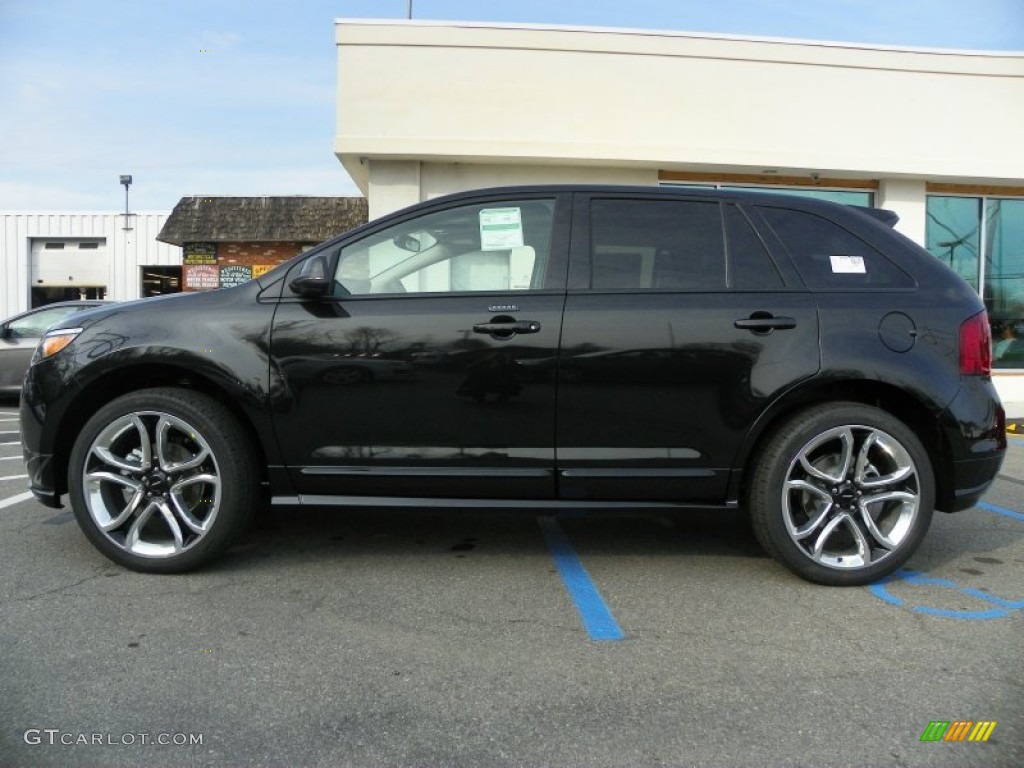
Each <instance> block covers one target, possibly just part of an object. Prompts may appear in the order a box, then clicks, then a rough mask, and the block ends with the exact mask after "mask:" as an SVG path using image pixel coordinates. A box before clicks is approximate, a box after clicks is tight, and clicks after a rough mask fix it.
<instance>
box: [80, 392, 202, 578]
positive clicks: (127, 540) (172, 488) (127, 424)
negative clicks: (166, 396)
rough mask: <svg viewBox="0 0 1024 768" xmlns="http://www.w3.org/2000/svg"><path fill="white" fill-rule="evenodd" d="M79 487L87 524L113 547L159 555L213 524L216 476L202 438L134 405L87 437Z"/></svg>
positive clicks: (175, 550)
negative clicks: (90, 522)
mask: <svg viewBox="0 0 1024 768" xmlns="http://www.w3.org/2000/svg"><path fill="white" fill-rule="evenodd" d="M82 490H83V495H84V498H85V504H86V507H87V509H88V512H89V515H90V517H91V518H92V520H93V522H94V523H95V524H96V526H97V527H98V528H99V529H100V530H101V531H102V532H103V534H104V535H105V536H106V537H107V538H108V539H109V540H110V541H112V542H113V543H114V544H115V545H116V546H117V547H119V548H120V549H122V550H124V551H126V552H129V553H132V554H134V555H139V556H142V557H149V558H166V557H172V556H175V555H178V554H180V553H182V552H184V551H186V550H188V549H189V548H191V547H193V546H195V544H196V543H198V542H199V541H200V540H202V538H203V536H205V535H206V534H207V532H209V531H210V529H211V528H212V526H213V524H214V522H215V520H216V518H217V512H218V510H219V509H220V504H221V474H220V470H219V467H218V465H217V460H216V458H215V457H214V455H213V452H212V451H211V449H210V446H209V444H208V443H207V442H206V440H205V439H203V437H202V435H200V434H199V432H198V431H197V430H196V429H195V428H194V427H193V426H191V425H190V424H189V423H188V422H186V421H184V420H182V419H180V418H178V417H176V416H172V415H170V414H167V413H162V412H159V411H137V412H134V413H129V414H126V415H124V416H120V417H118V418H117V419H115V420H114V421H113V422H111V423H110V424H109V425H108V426H106V427H105V428H104V429H103V430H102V431H100V433H99V435H97V437H96V439H95V440H93V442H92V445H91V446H90V447H89V451H88V453H87V455H86V459H85V466H84V471H83V473H82Z"/></svg>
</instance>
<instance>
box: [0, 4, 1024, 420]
mask: <svg viewBox="0 0 1024 768" xmlns="http://www.w3.org/2000/svg"><path fill="white" fill-rule="evenodd" d="M335 35H336V37H335V39H336V45H337V67H338V77H337V94H336V109H337V120H336V133H335V139H334V151H335V154H336V155H337V157H338V159H339V160H340V161H341V163H342V164H343V166H344V168H345V170H347V171H348V173H349V175H350V176H351V177H352V179H353V180H354V181H355V183H356V185H357V186H358V187H359V189H360V191H361V192H362V193H363V195H364V196H365V198H366V205H368V209H367V208H366V207H362V206H363V203H362V201H358V202H354V201H350V202H349V203H335V202H332V201H331V200H329V199H326V198H310V199H308V201H307V202H305V203H303V204H302V205H303V210H304V211H305V213H303V215H301V216H300V215H298V214H296V213H295V211H294V210H292V208H291V206H293V205H294V203H292V202H289V201H288V200H285V199H281V198H230V199H228V198H225V199H211V198H206V197H190V198H182V201H181V202H180V203H179V204H178V206H177V207H176V208H175V211H174V212H162V213H136V214H131V215H128V216H126V215H125V214H123V213H122V214H115V213H80V214H77V213H52V212H41V213H31V212H0V248H2V249H3V251H2V253H0V317H4V316H7V315H10V314H14V313H15V312H17V311H21V310H23V309H26V308H28V307H31V306H38V305H40V304H43V303H47V302H49V301H53V300H56V299H59V298H65V297H67V298H71V297H75V298H77V297H79V296H85V297H94V296H95V297H105V298H112V299H117V300H125V299H133V298H138V297H141V296H146V295H155V294H158V293H166V292H169V291H175V290H182V289H188V288H189V287H194V288H204V287H209V288H212V287H215V286H216V285H220V284H222V283H223V278H224V274H227V273H230V276H231V277H232V279H242V277H244V274H243V273H245V274H258V272H259V271H260V270H262V269H264V268H266V267H267V266H268V265H272V264H273V263H277V262H278V261H280V260H281V259H282V258H285V257H287V256H288V255H291V254H292V253H296V252H298V251H301V250H302V249H303V248H305V247H307V246H308V244H309V243H310V242H313V241H314V240H315V237H319V236H320V235H321V234H322V233H323V231H325V230H324V227H323V225H324V222H325V221H328V220H330V221H334V220H335V219H337V221H338V222H342V223H344V224H345V226H341V224H338V225H337V226H335V227H334V229H331V232H333V231H341V230H343V229H344V228H347V226H351V225H354V224H355V223H358V221H360V220H363V219H364V218H365V217H366V216H367V215H368V216H369V218H370V219H373V218H376V217H379V216H381V215H383V214H386V213H389V212H391V211H394V210H396V209H399V208H402V207H404V206H407V205H411V204H413V203H417V202H420V201H423V200H428V199H431V198H435V197H438V196H440V195H444V194H447V193H451V192H457V191H462V190H467V189H475V188H480V187H490V186H499V185H508V184H536V183H566V182H571V183H576V182H580V183H599V184H607V183H614V184H638V185H646V186H662V185H672V186H683V187H691V188H702V187H720V188H744V189H758V190H762V191H765V192H788V193H796V194H801V195H811V196H815V197H825V198H828V199H833V200H838V201H841V202H847V203H853V204H856V205H868V206H876V207H884V208H888V209H890V210H892V211H895V212H896V213H897V214H899V217H900V221H899V223H898V224H897V225H896V228H897V229H898V230H899V231H901V232H902V233H904V234H905V235H907V236H908V237H910V238H911V239H913V240H915V241H916V242H918V243H920V244H921V245H923V246H924V247H926V248H927V249H928V250H930V251H931V252H932V254H934V256H935V258H938V259H941V260H942V261H943V262H945V263H946V264H949V265H950V266H951V267H952V268H953V269H955V270H956V271H957V272H958V273H959V274H961V275H962V276H963V277H964V278H965V279H966V280H967V281H968V282H969V283H970V284H971V285H972V286H973V287H974V288H975V289H976V290H977V291H978V292H979V294H980V295H981V296H982V298H983V299H984V301H985V304H986V306H987V308H988V311H989V316H990V318H991V320H992V325H993V336H994V341H995V345H994V346H995V358H996V359H995V361H994V366H995V374H994V379H995V381H996V386H997V388H998V389H999V392H1000V394H1001V396H1002V397H1003V399H1004V400H1007V401H1016V402H1021V403H1024V151H1022V150H1021V143H1020V137H1021V133H1022V126H1024V53H1022V52H1016V53H998V52H981V51H950V50H932V49H919V48H895V47H882V46H869V45H856V44H844V43H824V42H813V41H805V40H779V39H760V38H750V37H726V36H718V35H706V34H688V33H677V32H665V31H641V30H613V29H589V28H569V27H556V26H536V25H509V24H483V23H461V22H426V21H409V20H380V21H378V20H339V21H337V22H336V25H335ZM253 162H254V163H257V162H258V158H254V159H253ZM342 180H343V178H342V175H341V174H340V173H339V181H342ZM289 211H290V212H291V213H289ZM214 212H215V213H216V215H215V216H214V215H213V214H214ZM307 213H308V214H309V215H308V216H307V215H306V214H307ZM229 214H230V216H229ZM225 217H228V218H225ZM246 217H248V218H246ZM253 217H255V218H253ZM281 221H284V222H285V223H286V224H287V223H288V222H292V223H294V224H295V228H294V231H292V230H286V229H281V227H279V226H278V223H279V222H281ZM253 222H256V223H260V222H262V224H261V226H262V229H265V230H266V233H265V234H264V235H259V234H258V233H257V230H260V231H262V230H261V229H260V227H256V226H255V225H253ZM271 225H273V226H271ZM332 226H334V225H332ZM339 227H340V228H339ZM250 232H254V233H256V234H255V235H252V236H250ZM161 233H162V234H163V236H162V238H161V240H162V241H161V240H158V239H157V238H158V236H160V235H161ZM314 235H315V237H314ZM250 239H252V240H258V241H261V242H248V241H249V240H250ZM179 246H183V247H179ZM183 248H184V251H185V253H184V257H185V258H184V261H185V264H184V265H183ZM214 268H216V270H217V276H216V279H215V278H214ZM246 270H250V271H249V272H246ZM222 272H223V273H224V274H222ZM200 278H202V280H200ZM193 283H194V285H193ZM223 284H227V283H223Z"/></svg>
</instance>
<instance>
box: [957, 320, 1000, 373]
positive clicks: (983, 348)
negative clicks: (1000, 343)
mask: <svg viewBox="0 0 1024 768" xmlns="http://www.w3.org/2000/svg"><path fill="white" fill-rule="evenodd" d="M960 373H962V374H966V375H968V376H990V375H991V374H992V327H991V326H990V325H989V324H988V312H986V311H985V310H982V311H981V312H979V313H978V314H976V315H975V316H974V317H970V318H968V319H967V320H964V322H963V324H962V325H961V326H960Z"/></svg>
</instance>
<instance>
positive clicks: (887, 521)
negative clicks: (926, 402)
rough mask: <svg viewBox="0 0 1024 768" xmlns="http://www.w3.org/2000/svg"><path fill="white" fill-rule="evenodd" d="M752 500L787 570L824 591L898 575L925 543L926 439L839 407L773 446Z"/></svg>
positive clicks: (757, 464) (764, 453)
mask: <svg viewBox="0 0 1024 768" xmlns="http://www.w3.org/2000/svg"><path fill="white" fill-rule="evenodd" d="M847 445H849V446H850V448H849V450H847V449H846V448H845V446H847ZM861 457H863V458H861ZM840 478H842V479H841V480H840ZM886 479H890V480H891V482H884V481H886ZM883 494H884V495H885V496H886V497H887V498H882V497H883ZM746 503H747V508H748V510H749V513H750V520H751V524H752V527H753V529H754V534H755V536H756V537H757V540H758V542H759V543H760V544H761V546H762V547H763V548H764V549H765V551H766V552H768V554H770V555H771V556H772V557H774V558H775V559H776V560H778V561H779V562H780V563H782V564H783V565H785V566H786V567H787V568H789V569H790V570H791V571H793V572H794V573H796V574H797V575H799V576H801V577H803V578H805V579H807V580H809V581H813V582H816V583H818V584H826V585H830V586H858V585H863V584H870V583H872V582H874V581H877V580H878V579H880V578H882V577H883V576H886V575H888V574H890V573H892V572H893V571H895V570H896V569H897V568H899V567H900V566H901V565H903V564H904V563H905V562H906V561H907V560H908V559H909V558H910V556H911V555H912V554H913V553H914V551H915V550H916V549H917V547H918V546H919V545H920V543H921V541H922V539H923V538H924V536H925V534H926V533H927V531H928V526H929V525H930V523H931V519H932V512H933V510H934V505H935V482H934V473H933V470H932V466H931V461H930V459H929V457H928V453H927V452H926V451H925V449H924V447H923V446H922V444H921V441H920V440H919V439H918V438H917V436H916V435H915V434H914V432H913V431H912V430H911V429H910V428H909V427H907V425H905V424H904V423H903V422H902V421H900V420H899V419H897V418H896V417H894V416H893V415H892V414H890V413H888V412H886V411H882V410H880V409H878V408H873V407H870V406H866V405H861V404H859V403H847V402H839V403H829V404H826V405H821V406H819V407H817V408H815V409H813V410H807V411H803V412H801V413H799V414H797V415H796V416H794V417H792V418H791V419H789V420H788V421H786V422H785V423H783V424H782V425H781V426H780V427H779V428H778V430H777V431H776V432H775V434H774V435H773V436H772V437H771V438H770V439H769V440H768V442H767V443H766V444H765V445H764V447H763V448H762V450H761V451H760V452H759V453H758V455H756V456H755V457H754V460H753V466H752V470H751V473H750V480H749V484H748V486H747V493H746ZM869 520H870V522H869ZM872 527H873V528H874V530H873V531H872ZM858 531H859V533H858ZM816 544H817V545H820V547H818V546H816Z"/></svg>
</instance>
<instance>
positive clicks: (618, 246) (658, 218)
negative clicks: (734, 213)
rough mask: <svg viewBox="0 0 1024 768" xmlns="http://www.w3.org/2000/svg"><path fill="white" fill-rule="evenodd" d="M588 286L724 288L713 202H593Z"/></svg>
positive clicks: (617, 288) (720, 238) (719, 224)
mask: <svg viewBox="0 0 1024 768" xmlns="http://www.w3.org/2000/svg"><path fill="white" fill-rule="evenodd" d="M590 230H591V241H590V270H591V275H590V288H591V289H592V290H595V291H649V290H653V291H659V290H666V291H715V290H723V289H724V288H725V285H726V276H725V271H726V270H725V243H724V237H723V234H722V214H721V209H720V206H719V204H718V203H713V202H703V201H689V200H683V201H679V200H610V199H605V200H593V201H592V202H591V209H590Z"/></svg>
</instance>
